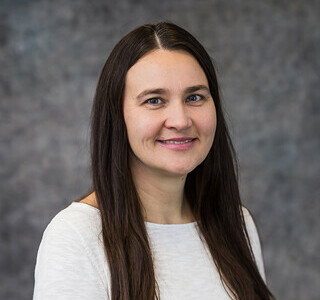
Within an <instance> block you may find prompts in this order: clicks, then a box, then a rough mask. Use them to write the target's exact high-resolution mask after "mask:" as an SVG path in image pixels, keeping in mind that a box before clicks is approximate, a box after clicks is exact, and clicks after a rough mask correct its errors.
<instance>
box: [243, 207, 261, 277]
mask: <svg viewBox="0 0 320 300" xmlns="http://www.w3.org/2000/svg"><path fill="white" fill-rule="evenodd" d="M242 212H243V217H244V221H245V225H246V229H247V232H248V235H249V239H250V244H251V247H252V251H253V254H254V258H255V260H256V263H257V266H258V269H259V271H260V274H261V276H262V278H263V279H264V281H266V275H265V270H264V262H263V254H262V247H261V241H260V237H259V233H258V229H257V226H256V224H255V221H254V217H253V216H252V214H251V212H250V211H249V210H248V209H247V208H246V207H245V206H242Z"/></svg>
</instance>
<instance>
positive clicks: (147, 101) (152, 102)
mask: <svg viewBox="0 0 320 300" xmlns="http://www.w3.org/2000/svg"><path fill="white" fill-rule="evenodd" d="M155 100H161V99H160V98H150V99H148V100H146V101H145V103H147V104H159V103H155Z"/></svg>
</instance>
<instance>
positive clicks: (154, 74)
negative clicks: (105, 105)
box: [126, 49, 208, 92]
mask: <svg viewBox="0 0 320 300" xmlns="http://www.w3.org/2000/svg"><path fill="white" fill-rule="evenodd" d="M207 83H208V82H207V78H206V75H205V73H204V71H203V69H202V68H201V66H200V65H199V63H198V61H197V60H196V59H195V58H194V57H193V56H192V55H191V54H189V53H188V52H186V51H183V50H174V51H172V50H160V49H157V50H154V51H152V52H149V53H147V54H146V55H145V56H143V57H142V58H140V59H139V60H138V61H137V62H136V63H135V64H134V65H133V66H132V67H131V68H130V69H129V70H128V72H127V75H126V90H127V91H128V90H129V91H132V92H139V91H141V90H142V89H145V88H155V87H165V88H168V89H173V90H175V89H180V88H183V87H184V86H190V85H194V84H203V85H207Z"/></svg>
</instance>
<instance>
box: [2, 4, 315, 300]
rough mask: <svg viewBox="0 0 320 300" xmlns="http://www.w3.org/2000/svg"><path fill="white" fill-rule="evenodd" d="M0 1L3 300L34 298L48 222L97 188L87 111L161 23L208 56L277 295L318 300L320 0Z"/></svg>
mask: <svg viewBox="0 0 320 300" xmlns="http://www.w3.org/2000/svg"><path fill="white" fill-rule="evenodd" d="M0 3H1V4H0V49H1V55H0V116H1V119H0V128H1V133H0V143H1V147H0V161H1V168H0V176H1V180H0V189H1V202H0V233H1V236H0V298H1V299H31V297H32V293H33V285H34V267H35V262H36V255H37V250H38V246H39V244H40V240H41V237H42V233H43V231H44V229H45V227H46V226H47V224H48V223H49V222H50V220H51V219H52V218H53V217H54V216H55V215H56V214H57V213H58V212H59V211H60V210H62V209H64V208H65V207H66V206H68V205H69V204H70V203H71V202H72V201H74V200H76V199H78V198H79V197H80V196H81V195H82V194H84V193H85V192H87V190H88V189H89V187H90V184H91V180H90V166H89V134H90V127H89V117H90V109H91V105H92V98H93V96H94V91H95V87H96V84H97V81H98V76H99V74H100V71H101V68H102V66H103V64H104V62H105V60H106V59H107V57H108V55H109V53H110V52H111V50H112V48H113V47H114V45H115V44H116V43H117V42H118V40H119V39H120V38H121V37H122V36H123V35H125V34H126V33H128V32H129V31H131V30H132V29H133V28H135V27H137V26H140V25H142V24H144V23H155V22H158V21H162V20H167V21H171V22H174V23H176V24H177V25H180V26H182V27H184V28H185V29H187V30H188V31H190V33H192V34H193V35H194V36H195V37H196V38H197V39H198V40H199V41H200V42H201V43H202V44H203V45H204V46H205V48H206V49H207V51H208V53H209V54H210V56H211V57H212V59H213V61H214V64H215V66H216V69H217V73H218V80H219V82H220V86H221V92H222V101H223V105H224V107H225V110H226V118H227V122H228V124H229V129H230V131H231V136H232V138H233V141H234V144H235V147H236V150H237V153H238V159H239V165H240V189H241V196H242V201H243V204H244V205H245V206H246V207H247V208H248V209H249V210H250V211H251V213H252V215H253V217H254V220H255V222H256V225H257V227H258V231H259V234H260V239H261V243H262V249H263V255H264V263H265V269H266V275H267V283H268V286H269V287H270V290H271V292H272V293H274V295H275V296H276V299H294V300H301V299H308V300H315V299H319V297H320V285H319V282H320V281H319V280H320V263H319V262H320V257H319V250H320V249H319V236H320V235H319V225H320V222H319V215H320V214H319V212H320V207H319V206H320V205H319V198H320V197H319V196H320V189H319V187H320V181H319V169H320V163H319V145H320V141H319V129H320V118H319V111H320V107H319V100H320V99H319V96H320V82H319V70H320V69H319V67H320V59H319V57H320V56H319V54H320V24H319V18H320V2H319V1H303V0H300V1H299V0H291V1H285V0H284V1H271V0H270V1H255V0H243V1H239V0H238V1H223V0H200V1H192V0H184V1H180V0H179V1H171V0H163V1H149V0H139V1H138V0H136V1H129V0H124V1H121V0H120V1H106V0H95V1H89V0H77V1H66V0H63V1H62V0H56V1H49V0H47V1H41V0H38V1H27V0H25V1H12V0H11V1H9V0H8V1H6V0H1V2H0Z"/></svg>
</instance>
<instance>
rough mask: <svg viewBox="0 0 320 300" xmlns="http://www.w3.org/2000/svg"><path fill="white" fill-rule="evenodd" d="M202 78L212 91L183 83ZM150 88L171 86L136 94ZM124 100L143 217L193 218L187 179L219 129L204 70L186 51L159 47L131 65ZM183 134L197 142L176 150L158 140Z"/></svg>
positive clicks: (172, 221)
mask: <svg viewBox="0 0 320 300" xmlns="http://www.w3.org/2000/svg"><path fill="white" fill-rule="evenodd" d="M200 84H201V85H204V86H206V87H207V89H208V91H206V90H198V91H196V92H192V93H189V94H185V92H184V90H185V88H187V87H190V86H195V85H200ZM151 88H152V89H154V88H164V89H167V92H166V93H165V94H159V93H158V94H151V95H147V96H144V97H143V98H140V99H137V96H138V95H139V94H140V93H141V92H142V91H144V90H146V89H151ZM197 95H198V96H197ZM201 96H203V99H202V100H201ZM154 98H155V99H154ZM148 99H149V101H148V102H147V100H148ZM150 99H152V100H150ZM123 100H124V101H123V113H124V119H125V123H126V127H127V133H128V139H129V144H130V147H131V149H132V155H131V157H130V166H131V171H132V175H133V180H134V182H135V185H136V188H137V191H138V194H139V197H140V199H141V202H142V205H143V208H144V210H143V214H144V218H145V220H146V221H148V222H152V223H160V224H183V223H189V222H192V221H194V218H193V216H192V213H191V210H190V208H189V206H188V204H187V202H186V201H185V195H184V192H183V191H184V185H185V180H186V177H187V174H188V173H189V172H191V171H192V170H193V169H195V168H196V167H197V166H198V165H199V164H200V163H201V162H202V161H203V160H204V159H205V158H206V156H207V155H208V153H209V150H210V148H211V146H212V143H213V140H214V135H215V130H216V110H215V106H214V102H213V99H212V96H211V94H210V91H209V85H208V81H207V78H206V75H205V73H204V71H203V70H202V68H201V66H200V65H199V63H198V62H197V60H196V59H195V58H194V57H193V56H192V55H190V54H189V53H188V52H185V51H183V50H178V51H177V50H175V51H169V50H162V49H157V50H155V51H152V52H149V53H147V54H146V55H145V56H144V57H142V58H141V59H139V60H138V61H137V62H136V63H135V64H134V65H133V66H132V67H131V68H130V69H129V70H128V72H127V76H126V84H125V91H124V99H123ZM182 136H189V137H193V138H197V140H196V142H195V144H194V146H193V148H191V149H188V150H183V151H181V150H180V151H177V150H172V149H167V148H165V147H163V146H162V145H161V144H160V143H159V142H157V140H159V139H160V140H166V139H169V138H173V137H182Z"/></svg>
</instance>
